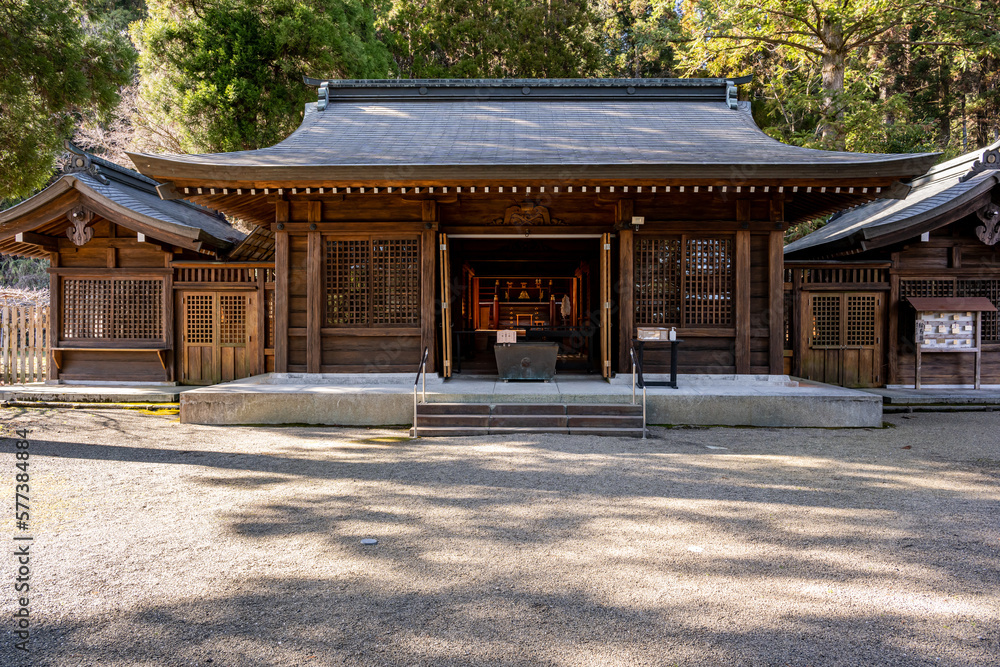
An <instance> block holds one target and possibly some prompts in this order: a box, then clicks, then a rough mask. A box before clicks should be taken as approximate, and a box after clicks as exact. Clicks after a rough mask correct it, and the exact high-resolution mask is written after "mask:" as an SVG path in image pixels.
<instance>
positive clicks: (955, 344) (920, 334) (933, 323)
mask: <svg viewBox="0 0 1000 667" xmlns="http://www.w3.org/2000/svg"><path fill="white" fill-rule="evenodd" d="M916 342H917V344H918V345H920V346H921V348H922V349H924V350H963V349H967V350H970V351H971V350H974V349H975V348H976V314H975V313H972V312H964V313H962V312H959V313H955V312H942V311H937V312H933V311H932V312H925V313H920V319H918V320H917V331H916Z"/></svg>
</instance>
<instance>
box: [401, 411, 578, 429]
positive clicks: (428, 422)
mask: <svg viewBox="0 0 1000 667" xmlns="http://www.w3.org/2000/svg"><path fill="white" fill-rule="evenodd" d="M563 419H564V420H565V418H563ZM489 425H490V417H489V415H437V414H431V415H421V414H418V415H417V426H419V427H420V428H435V427H449V426H477V427H482V428H486V427H487V426H489Z"/></svg>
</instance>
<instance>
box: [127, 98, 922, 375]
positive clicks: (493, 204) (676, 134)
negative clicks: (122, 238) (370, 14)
mask: <svg viewBox="0 0 1000 667" xmlns="http://www.w3.org/2000/svg"><path fill="white" fill-rule="evenodd" d="M310 83H312V84H313V85H316V86H318V87H319V102H318V103H317V104H311V105H307V108H306V114H305V118H304V121H303V125H302V130H300V131H299V132H297V133H295V134H293V135H292V136H291V137H289V138H288V139H287V140H286V141H284V142H282V143H281V144H279V145H278V146H275V147H272V148H267V149H262V150H260V151H256V152H254V153H253V154H252V155H250V154H244V155H241V156H239V157H235V158H234V157H230V156H228V155H225V154H220V155H204V156H192V157H186V156H165V157H162V156H148V155H134V156H132V159H133V161H134V162H135V164H136V165H137V167H138V168H139V169H140V171H142V172H143V173H145V174H147V175H149V176H151V177H152V178H155V179H157V180H158V181H160V182H163V183H164V185H162V186H161V188H160V193H161V195H162V196H164V197H166V198H185V199H188V200H191V201H193V202H197V203H198V204H201V205H203V206H206V207H209V208H213V209H216V210H220V211H224V212H226V213H228V214H231V215H234V216H238V217H241V218H243V219H244V220H248V221H251V222H254V223H255V224H258V225H260V227H261V228H263V229H267V230H268V231H269V232H272V233H273V234H274V257H273V259H274V285H275V290H274V306H273V314H274V348H273V349H274V364H273V369H274V370H275V371H277V372H279V373H280V372H290V373H340V372H347V373H350V372H404V371H406V372H408V371H412V370H414V369H415V368H416V366H417V363H418V362H419V360H420V356H421V353H422V351H423V350H424V349H425V348H426V349H428V350H429V352H430V360H429V362H430V363H429V368H431V369H434V370H435V371H437V372H439V373H441V374H443V375H445V376H450V375H451V373H452V372H454V371H455V370H457V369H458V368H459V367H460V366H461V365H462V361H463V360H462V356H463V355H464V353H465V352H467V351H468V350H470V349H471V348H478V347H480V346H482V345H484V344H485V342H484V338H485V337H486V336H487V335H489V330H490V329H492V328H505V327H512V328H520V327H521V326H522V324H523V325H524V326H525V327H527V329H531V330H527V329H526V331H525V335H527V336H528V337H529V338H530V337H531V336H532V335H535V336H543V337H546V336H550V337H556V338H558V337H560V336H561V338H559V340H560V341H562V342H563V343H564V345H563V346H562V347H561V348H560V349H561V350H563V351H566V352H576V353H580V354H578V355H577V356H580V357H584V356H587V355H584V354H582V349H583V347H586V348H587V349H588V351H589V357H588V360H589V363H590V364H591V365H590V366H589V367H585V370H587V371H590V372H594V373H600V374H602V375H604V376H609V375H611V374H613V373H615V372H622V371H627V370H629V366H630V362H629V345H630V340H631V339H632V338H634V337H635V336H636V330H637V327H640V326H659V327H667V328H669V327H674V328H676V329H677V332H678V334H679V336H680V337H682V338H683V339H684V341H685V342H684V345H683V352H682V354H681V361H680V371H681V372H683V373H709V374H733V373H740V374H748V373H760V374H768V373H772V374H778V373H781V372H783V370H784V350H783V348H784V345H783V341H784V336H785V334H784V319H783V311H784V292H783V287H784V275H783V263H782V262H783V260H782V234H783V233H784V230H785V228H786V225H787V224H788V222H790V221H795V220H801V219H806V218H809V217H812V216H815V215H817V214H819V213H822V212H823V211H834V210H837V209H840V208H843V207H845V206H850V205H854V204H858V203H862V202H865V201H870V200H872V199H878V198H882V197H886V196H892V195H893V194H894V193H896V192H898V191H899V188H900V183H899V179H900V178H908V177H911V176H913V175H915V174H917V173H920V172H922V171H923V170H924V169H926V167H927V166H928V165H929V164H930V163H931V162H932V161H933V156H863V155H856V154H849V153H839V154H830V153H823V152H819V151H807V150H805V149H799V148H795V147H791V146H786V145H783V144H780V143H778V142H775V141H773V140H771V139H769V138H767V137H766V136H765V135H764V134H763V133H762V132H761V131H760V130H759V129H758V128H757V127H756V126H755V125H754V124H753V121H752V118H751V116H750V114H749V107H748V105H746V103H738V102H737V101H736V97H735V90H736V83H737V82H734V81H733V80H724V79H711V80H628V81H624V80H616V81H547V80H524V81H509V80H505V81H387V82H371V81H367V82H354V81H311V82H310ZM904 189H905V188H904ZM485 278H492V279H493V281H494V286H493V295H494V296H493V298H494V300H495V301H496V305H495V306H493V305H492V304H490V303H489V302H488V301H487V302H486V303H483V302H482V301H481V300H480V298H479V296H477V294H479V293H480V291H481V290H480V287H481V286H482V284H483V283H482V280H483V279H485ZM501 278H502V279H503V280H504V283H505V286H506V283H510V285H511V286H512V287H517V288H518V289H516V290H515V291H516V292H517V294H519V295H520V294H524V295H525V296H524V297H523V298H524V299H527V301H525V303H524V304H518V303H514V301H517V299H516V298H515V297H511V296H509V295H507V296H506V297H505V298H506V299H509V301H508V302H506V303H503V302H502V301H501V299H500V298H499V296H498V293H499V291H500V289H501V286H500V285H499V281H500V280H501ZM559 281H566V284H570V285H573V287H571V288H562V289H563V291H562V292H560V294H559V295H558V298H560V299H561V298H562V297H564V296H565V297H567V299H569V301H570V303H571V304H572V305H571V309H572V310H573V311H575V312H574V313H573V316H572V320H571V322H567V321H566V320H565V319H563V320H559V319H558V318H557V317H556V304H555V300H556V298H557V295H556V294H553V293H551V291H550V292H548V293H547V292H546V290H545V289H544V287H545V286H548V285H549V284H550V283H551V285H552V286H553V289H555V288H556V286H557V285H560V284H562V283H560V282H559ZM522 282H523V283H524V285H523V289H521V283H522ZM532 289H534V293H533V294H534V296H532V295H531V294H529V292H531V290H532ZM570 293H572V298H570ZM519 298H520V297H519ZM532 299H534V301H532ZM544 299H548V301H549V302H548V303H546V302H545V301H544ZM526 304H530V307H528V305H526ZM491 308H494V309H495V310H493V311H490V309H491ZM518 308H520V310H518ZM481 309H485V311H483V310H481ZM501 310H503V312H504V313H505V319H503V324H501V318H500V311H501ZM515 311H517V312H516V313H515ZM269 312H270V311H269ZM483 312H486V313H487V314H486V315H483V314H482V313H483ZM490 312H492V314H490ZM484 321H485V322H488V323H489V326H484V325H483V322H484ZM553 324H559V325H565V326H553ZM566 328H568V329H569V330H570V332H569V333H567V332H566V331H565V330H564V329H566ZM557 329H558V330H557ZM567 339H582V340H584V341H588V342H585V343H583V344H579V343H573V344H567V343H566V341H567ZM581 345H582V346H581ZM646 366H647V368H646V370H647V371H651V372H662V371H666V370H667V366H668V359H667V358H666V357H665V356H664V355H663V353H662V352H660V351H657V350H650V351H649V352H648V353H647V355H646ZM268 369H270V366H268Z"/></svg>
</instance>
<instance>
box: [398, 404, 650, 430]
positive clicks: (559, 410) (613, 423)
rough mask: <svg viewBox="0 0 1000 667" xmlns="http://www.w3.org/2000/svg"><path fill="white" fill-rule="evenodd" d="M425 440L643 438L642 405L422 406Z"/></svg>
mask: <svg viewBox="0 0 1000 667" xmlns="http://www.w3.org/2000/svg"><path fill="white" fill-rule="evenodd" d="M416 426H417V428H418V430H419V434H420V435H421V436H427V437H433V436H467V435H490V434H493V435H496V434H504V433H510V434H513V433H555V434H578V435H609V436H621V437H642V434H643V433H642V406H638V405H631V404H627V405H621V404H600V405H577V404H570V405H564V404H561V403H541V404H538V403H498V404H496V405H492V406H491V405H488V404H485V403H420V404H418V405H417V424H416Z"/></svg>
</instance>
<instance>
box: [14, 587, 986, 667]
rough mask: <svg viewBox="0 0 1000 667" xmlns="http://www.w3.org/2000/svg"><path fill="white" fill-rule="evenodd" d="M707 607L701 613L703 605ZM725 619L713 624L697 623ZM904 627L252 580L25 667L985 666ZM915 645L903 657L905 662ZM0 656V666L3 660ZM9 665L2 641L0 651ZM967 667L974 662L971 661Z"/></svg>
mask: <svg viewBox="0 0 1000 667" xmlns="http://www.w3.org/2000/svg"><path fill="white" fill-rule="evenodd" d="M713 607H714V608H713ZM712 615H723V616H730V615H731V617H730V618H728V619H723V620H721V622H713V621H715V619H714V618H713V619H712V621H709V620H707V618H708V616H712ZM915 632H916V630H915V629H913V628H912V627H911V624H910V620H909V619H908V618H905V617H902V616H898V615H893V614H882V615H880V616H878V617H877V618H867V619H864V618H858V617H839V616H832V617H827V616H816V615H798V616H795V617H794V618H784V619H777V621H776V622H774V623H773V624H770V625H769V624H767V623H764V622H761V621H760V620H755V619H752V618H750V617H748V616H742V617H737V616H735V615H734V610H732V609H728V608H725V607H720V606H713V605H685V604H676V603H672V602H671V601H669V600H665V601H664V602H662V603H661V604H659V605H657V606H656V608H653V609H640V608H635V607H625V606H616V605H608V604H601V603H598V602H595V601H594V600H593V599H591V598H589V597H588V596H587V595H585V594H582V593H578V592H569V591H568V592H566V593H563V594H551V593H533V592H530V591H522V590H518V589H517V588H513V587H511V586H510V585H509V584H508V583H507V582H505V581H498V580H485V581H476V582H471V583H467V584H463V585H461V586H455V587H451V588H448V589H446V590H442V591H439V592H418V591H414V592H409V593H403V594H396V595H393V594H386V593H384V592H382V591H381V590H380V588H379V587H378V585H377V582H369V581H367V580H366V579H365V578H363V577H353V578H344V579H341V580H338V581H330V580H325V579H324V580H319V579H275V578H258V579H249V580H246V581H243V582H241V584H240V585H239V590H236V591H233V592H231V593H230V594H228V595H225V596H223V597H211V596H208V597H204V598H200V599H193V600H190V601H186V602H181V603H177V604H151V605H148V606H141V607H137V608H135V609H131V610H128V611H127V612H125V615H123V616H119V617H115V618H109V617H107V616H105V615H100V614H94V615H87V614H81V615H79V616H78V617H77V618H75V619H73V620H71V621H64V622H47V621H42V622H41V624H39V625H38V626H37V627H36V629H35V635H34V638H33V640H32V661H33V664H36V665H79V664H85V665H93V664H113V665H135V664H156V665H192V664H198V665H204V664H213V663H214V664H215V665H227V666H243V665H276V666H277V665H309V664H315V665H332V664H350V665H434V666H438V665H443V666H446V667H449V666H453V665H454V666H458V665H566V664H572V665H588V664H619V665H672V664H684V665H689V664H690V665H694V664H697V665H886V666H890V665H906V666H907V667H910V666H915V665H961V664H966V665H967V664H988V662H989V650H988V647H990V646H995V645H996V641H997V639H998V632H997V630H996V628H989V629H987V630H984V631H983V632H985V633H986V636H984V639H983V640H977V641H976V642H975V643H973V644H969V645H964V646H958V647H952V648H951V649H950V650H948V651H939V652H934V651H932V652H931V653H929V654H926V655H921V654H920V651H919V648H917V647H919V646H920V645H921V644H924V645H927V646H932V647H933V646H934V645H935V642H940V641H942V640H947V639H949V637H948V636H947V633H945V632H942V633H941V636H940V637H933V636H926V635H923V636H920V637H916V636H914V635H915ZM915 648H916V652H915ZM4 653H6V657H4ZM0 658H3V664H15V663H14V662H12V656H11V654H10V647H9V642H5V643H4V645H3V647H2V648H0ZM979 660H985V661H983V662H979Z"/></svg>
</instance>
